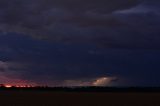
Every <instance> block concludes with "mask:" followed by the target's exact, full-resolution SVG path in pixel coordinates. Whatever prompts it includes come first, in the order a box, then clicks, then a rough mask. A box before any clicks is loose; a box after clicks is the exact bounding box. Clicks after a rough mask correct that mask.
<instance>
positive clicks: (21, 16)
mask: <svg viewBox="0 0 160 106" xmlns="http://www.w3.org/2000/svg"><path fill="white" fill-rule="evenodd" d="M0 83H3V84H12V85H48V86H159V85H160V1H158V0H0Z"/></svg>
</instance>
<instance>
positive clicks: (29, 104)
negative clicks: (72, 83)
mask: <svg viewBox="0 0 160 106" xmlns="http://www.w3.org/2000/svg"><path fill="white" fill-rule="evenodd" d="M0 102H1V103H0V106H160V93H155V92H154V93H140V92H139V93H136V92H134V93H133V92H132V93H129V92H126V93H120V92H117V93H116V92H115V93H114V92H113V93H109V92H99V93H98V92H97V93H96V92H52V91H0Z"/></svg>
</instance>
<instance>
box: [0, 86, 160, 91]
mask: <svg viewBox="0 0 160 106" xmlns="http://www.w3.org/2000/svg"><path fill="white" fill-rule="evenodd" d="M0 90H24V91H26V90H33V91H55V92H160V87H92V86H91V87H47V86H36V87H14V86H12V87H10V88H6V87H4V86H1V87H0Z"/></svg>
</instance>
